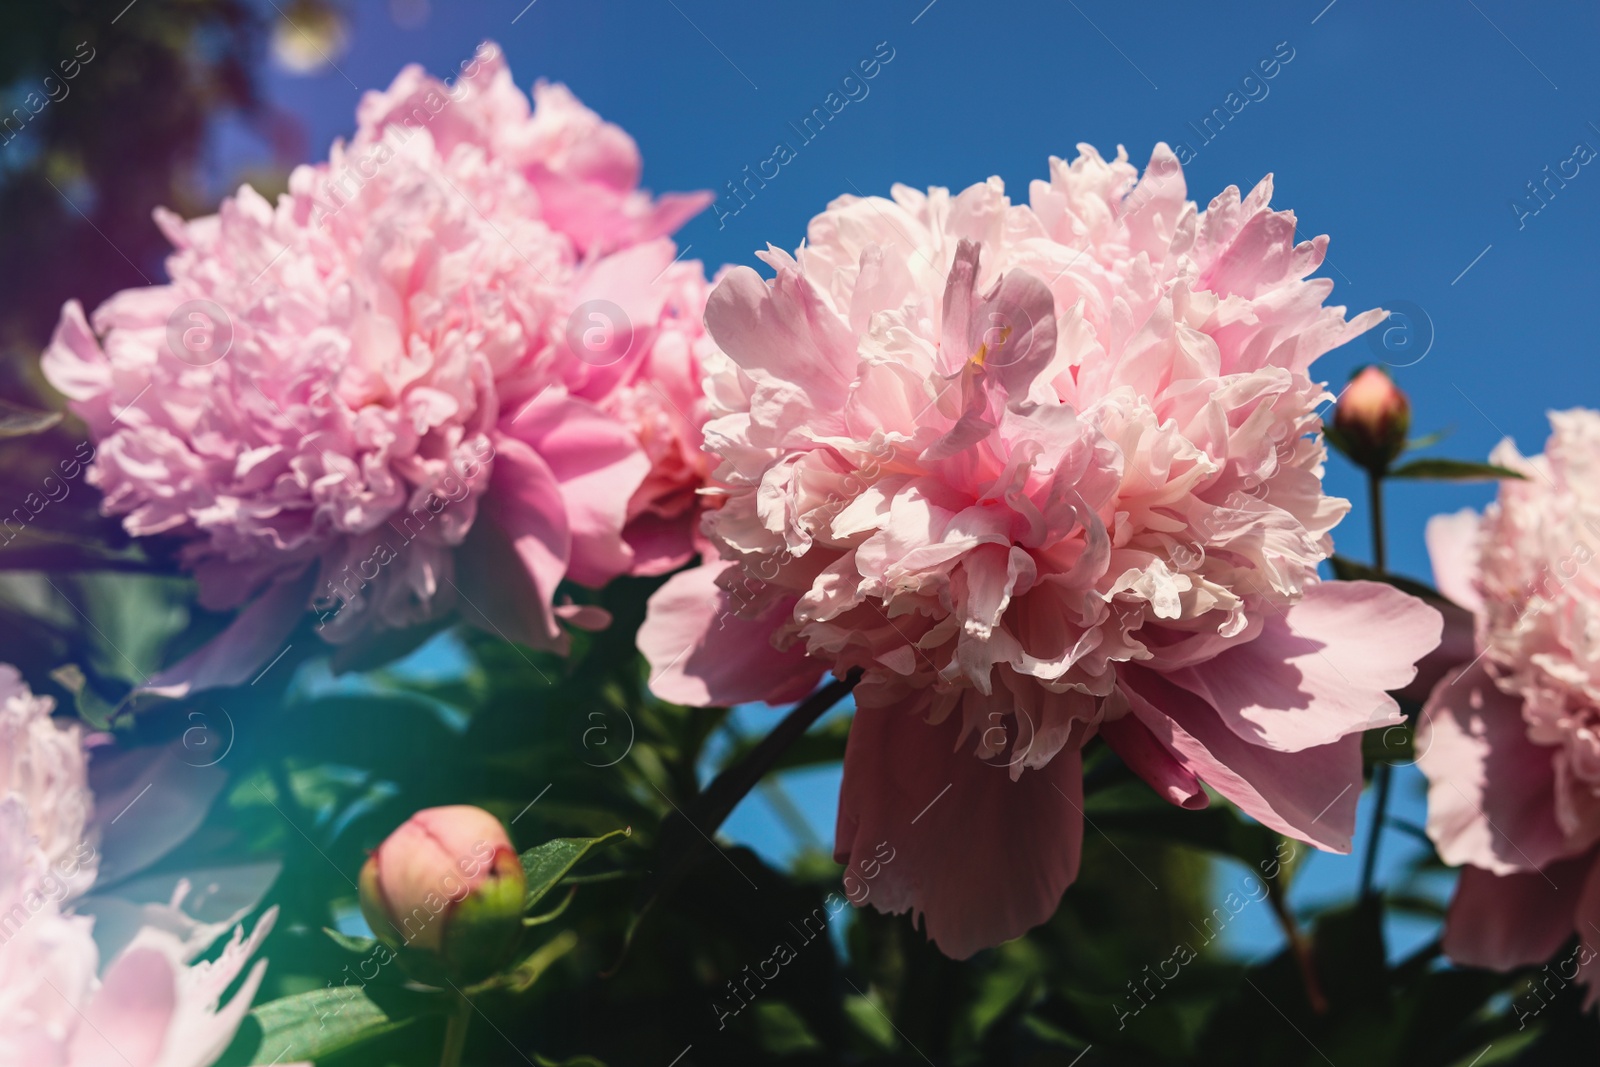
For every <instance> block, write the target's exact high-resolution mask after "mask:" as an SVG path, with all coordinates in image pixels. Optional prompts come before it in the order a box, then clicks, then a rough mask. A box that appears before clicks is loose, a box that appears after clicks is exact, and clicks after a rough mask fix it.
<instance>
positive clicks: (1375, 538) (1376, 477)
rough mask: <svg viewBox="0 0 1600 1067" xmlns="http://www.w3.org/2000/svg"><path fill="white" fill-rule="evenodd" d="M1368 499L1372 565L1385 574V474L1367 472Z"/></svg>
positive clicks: (1387, 567) (1386, 560)
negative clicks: (1370, 518)
mask: <svg viewBox="0 0 1600 1067" xmlns="http://www.w3.org/2000/svg"><path fill="white" fill-rule="evenodd" d="M1367 501H1368V502H1369V503H1370V504H1371V506H1372V565H1373V567H1374V568H1376V569H1377V571H1378V573H1379V574H1384V573H1386V572H1387V571H1388V570H1389V563H1388V552H1387V551H1386V550H1385V546H1384V541H1383V475H1381V474H1373V473H1371V472H1370V471H1369V472H1368V473H1367Z"/></svg>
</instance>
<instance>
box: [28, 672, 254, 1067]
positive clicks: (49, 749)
mask: <svg viewBox="0 0 1600 1067" xmlns="http://www.w3.org/2000/svg"><path fill="white" fill-rule="evenodd" d="M53 707H54V702H53V701H51V700H50V699H49V698H45V697H35V696H34V695H33V694H32V693H31V692H29V690H28V688H27V686H26V684H25V683H23V681H22V680H21V677H20V675H18V673H17V671H16V669H15V668H13V667H11V666H9V665H6V664H0V1063H6V1064H12V1063H15V1064H24V1063H26V1064H41V1065H51V1067H90V1065H98V1064H105V1063H126V1064H129V1065H131V1067H205V1065H206V1064H210V1063H214V1062H215V1061H216V1059H217V1058H218V1057H219V1056H221V1055H222V1052H223V1050H224V1049H226V1048H227V1046H228V1043H229V1041H231V1040H232V1039H233V1035H234V1032H235V1031H236V1030H237V1029H238V1027H239V1023H240V1021H241V1020H242V1019H243V1018H244V1014H245V1012H247V1011H249V1010H250V1002H251V999H252V998H253V997H254V996H255V992H256V989H257V987H259V985H260V983H261V978H262V975H263V972H264V970H265V967H266V963H265V961H260V962H257V963H256V964H255V966H254V967H253V968H251V971H250V973H249V975H248V976H247V977H246V978H245V980H244V982H243V984H242V985H241V986H240V987H239V990H238V992H236V993H235V994H234V996H233V998H232V999H231V1000H230V1001H229V1002H228V1003H227V1004H226V1005H225V1006H223V1005H221V998H222V995H223V993H224V992H225V991H226V990H227V989H228V988H229V987H230V986H231V985H232V983H233V982H234V980H235V979H236V978H237V977H238V976H239V974H240V973H241V972H242V971H243V970H244V966H245V964H246V963H247V962H248V961H249V959H250V957H251V956H252V955H254V953H255V950H256V948H257V947H258V946H259V945H260V943H261V941H262V939H264V938H265V937H266V935H267V932H268V931H269V930H271V928H272V921H273V919H274V917H275V910H270V911H268V912H267V913H266V914H265V915H264V916H263V917H262V918H261V920H260V922H258V923H257V924H256V928H255V931H254V933H252V934H251V936H250V937H249V938H248V939H246V938H244V937H243V933H242V931H241V930H239V929H235V930H234V932H233V938H232V940H231V941H230V942H229V943H228V945H227V946H226V947H225V948H224V950H223V952H222V954H221V956H220V957H219V958H218V959H216V960H215V961H212V962H204V963H198V964H194V965H193V966H190V964H191V963H192V961H193V960H194V958H195V957H196V956H197V955H199V953H201V952H202V951H204V950H205V949H206V948H207V947H209V945H210V944H211V942H212V941H213V940H215V937H216V934H217V933H218V932H220V931H217V930H215V929H212V930H211V931H210V936H207V937H204V938H197V937H195V936H193V935H194V934H195V933H196V932H198V930H199V929H201V928H200V927H198V926H197V924H194V923H192V922H185V921H183V920H184V917H182V916H181V915H178V914H177V913H176V901H175V903H174V908H173V915H172V916H171V917H170V918H171V920H172V921H170V922H167V921H165V920H166V919H167V918H168V917H167V916H162V919H163V923H162V924H158V925H152V926H149V927H146V928H144V929H142V930H139V931H138V932H137V933H136V934H134V936H133V938H132V940H131V941H130V942H129V943H128V944H127V946H126V947H124V948H122V950H121V951H120V952H118V953H117V954H116V956H115V958H114V959H112V961H111V963H110V964H109V966H107V968H106V969H105V972H104V973H103V974H102V973H99V961H100V952H99V949H98V948H97V947H96V944H95V938H94V927H95V920H94V919H93V918H91V917H90V916H87V915H78V914H74V913H73V911H72V905H73V902H74V900H76V899H77V898H78V897H80V896H81V895H82V893H83V892H84V891H85V890H86V889H87V888H88V887H89V884H90V883H92V882H93V881H94V872H95V867H96V852H95V848H94V845H93V843H92V841H91V840H90V839H91V838H92V837H93V836H94V835H93V833H92V832H91V830H90V829H89V813H90V810H91V807H92V799H93V798H92V797H91V796H90V793H89V788H88V784H87V782H88V762H89V761H88V755H87V753H86V752H85V750H84V748H83V738H82V735H81V730H80V729H79V728H78V727H76V726H71V727H62V726H60V725H58V724H57V723H55V722H54V721H53V720H52V718H51V714H50V713H51V711H52V709H53ZM157 910H160V909H157ZM167 926H170V927H172V929H168V928H165V927H167ZM174 930H185V931H187V932H188V933H189V934H190V935H191V936H190V937H188V938H184V937H180V936H178V934H177V933H175V932H174Z"/></svg>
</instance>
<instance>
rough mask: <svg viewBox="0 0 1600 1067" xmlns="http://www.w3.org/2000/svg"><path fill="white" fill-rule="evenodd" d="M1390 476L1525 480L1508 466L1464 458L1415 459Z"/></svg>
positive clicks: (1453, 479) (1427, 480)
mask: <svg viewBox="0 0 1600 1067" xmlns="http://www.w3.org/2000/svg"><path fill="white" fill-rule="evenodd" d="M1388 476H1389V477H1390V478H1409V479H1412V480H1414V481H1424V482H1487V481H1494V480H1495V479H1497V478H1515V479H1517V480H1518V481H1522V480H1523V477H1522V475H1520V474H1518V473H1517V472H1516V471H1514V470H1511V469H1510V468H1508V467H1497V466H1495V465H1494V464H1493V463H1472V462H1469V461H1467V460H1463V459H1414V460H1412V461H1411V462H1410V463H1402V464H1401V465H1400V466H1398V467H1396V468H1395V469H1394V470H1392V471H1390V472H1389V474H1388Z"/></svg>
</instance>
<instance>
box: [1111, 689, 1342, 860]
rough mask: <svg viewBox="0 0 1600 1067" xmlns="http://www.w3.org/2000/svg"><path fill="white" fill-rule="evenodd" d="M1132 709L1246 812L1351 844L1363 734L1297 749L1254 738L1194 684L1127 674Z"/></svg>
mask: <svg viewBox="0 0 1600 1067" xmlns="http://www.w3.org/2000/svg"><path fill="white" fill-rule="evenodd" d="M1124 679H1125V685H1124V690H1125V692H1127V694H1128V700H1129V703H1130V704H1131V706H1132V707H1133V713H1134V714H1135V715H1137V716H1138V718H1139V721H1140V722H1141V723H1143V724H1144V726H1145V727H1146V728H1147V729H1149V731H1150V732H1151V734H1153V735H1154V736H1155V738H1156V740H1158V741H1160V742H1161V744H1162V745H1163V746H1164V747H1166V748H1167V750H1168V751H1170V752H1171V753H1172V755H1173V758H1175V759H1176V760H1177V761H1178V762H1179V763H1180V764H1182V765H1183V767H1184V768H1185V769H1187V770H1188V771H1189V772H1190V773H1191V774H1193V775H1194V776H1195V777H1196V778H1199V779H1200V780H1201V781H1202V782H1204V783H1205V784H1206V785H1208V786H1210V787H1211V788H1212V789H1215V790H1216V791H1217V792H1218V793H1221V794H1222V795H1223V796H1225V797H1227V798H1228V799H1229V800H1231V801H1233V803H1235V804H1237V805H1238V806H1239V809H1240V810H1241V811H1243V812H1244V813H1245V814H1247V815H1249V816H1251V817H1253V818H1255V819H1256V820H1258V821H1260V822H1262V823H1264V824H1265V825H1267V826H1270V827H1272V828H1273V829H1274V830H1277V831H1278V832H1279V833H1283V834H1288V835H1289V836H1290V837H1296V838H1299V839H1300V840H1302V841H1307V842H1309V843H1311V844H1313V845H1316V846H1317V847H1318V848H1321V849H1326V850H1327V851H1329V852H1349V851H1350V837H1351V835H1352V834H1353V833H1354V832H1355V823H1356V799H1357V798H1358V797H1359V796H1360V795H1361V736H1360V735H1359V734H1350V735H1346V736H1345V737H1341V738H1340V739H1339V740H1337V741H1335V742H1333V743H1332V744H1328V745H1322V746H1320V747H1318V748H1308V749H1302V750H1300V751H1298V752H1282V751H1276V750H1274V749H1270V748H1266V747H1265V746H1262V745H1253V744H1250V743H1249V742H1248V741H1245V740H1244V739H1243V738H1241V737H1240V736H1239V735H1238V734H1237V733H1235V732H1234V731H1232V730H1230V729H1229V728H1228V727H1227V725H1225V724H1224V722H1223V720H1222V718H1221V717H1220V716H1219V715H1218V714H1217V712H1216V710H1215V709H1213V708H1212V707H1211V706H1210V705H1208V704H1207V703H1206V702H1205V701H1204V700H1202V699H1201V698H1200V697H1198V696H1195V695H1194V694H1193V693H1191V692H1189V691H1188V690H1184V689H1179V688H1178V687H1177V686H1175V685H1172V684H1171V683H1170V682H1167V681H1166V680H1165V679H1163V678H1162V677H1161V676H1159V675H1157V674H1154V673H1152V672H1149V671H1140V670H1130V671H1128V672H1126V673H1125V674H1124Z"/></svg>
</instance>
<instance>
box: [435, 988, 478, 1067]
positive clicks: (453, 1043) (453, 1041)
mask: <svg viewBox="0 0 1600 1067" xmlns="http://www.w3.org/2000/svg"><path fill="white" fill-rule="evenodd" d="M459 996H460V997H461V1001H460V1003H458V1004H457V1005H456V1010H455V1011H454V1012H452V1013H451V1014H450V1021H449V1023H448V1024H446V1026H445V1030H444V1051H443V1052H441V1053H440V1054H439V1067H461V1053H462V1052H463V1051H464V1050H465V1049H466V1047H467V1026H468V1025H469V1024H471V1022H472V1001H470V1000H468V999H467V995H466V994H465V993H460V994H459Z"/></svg>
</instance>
